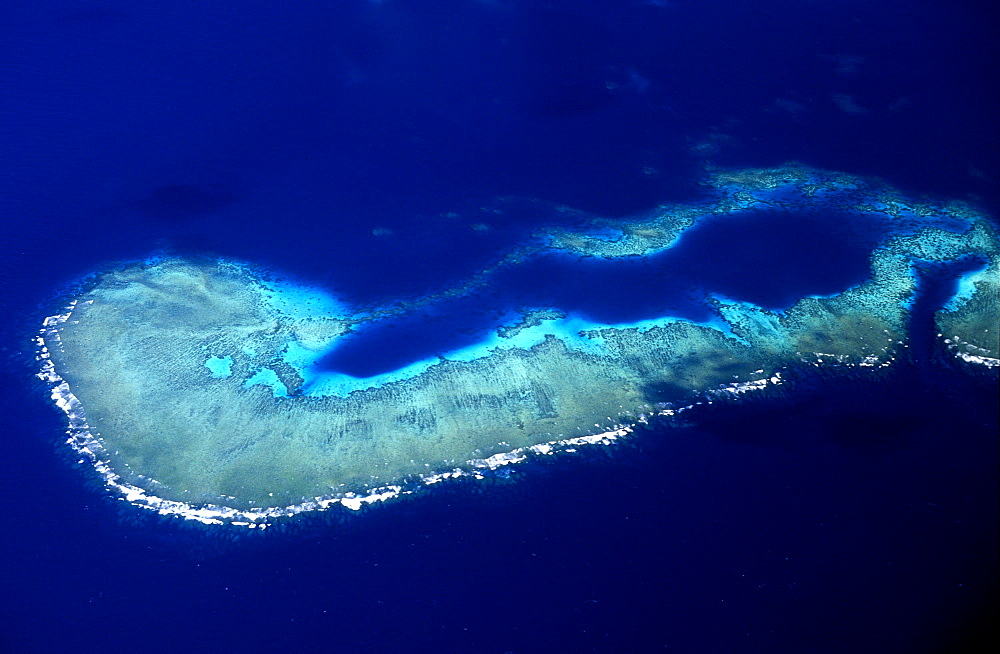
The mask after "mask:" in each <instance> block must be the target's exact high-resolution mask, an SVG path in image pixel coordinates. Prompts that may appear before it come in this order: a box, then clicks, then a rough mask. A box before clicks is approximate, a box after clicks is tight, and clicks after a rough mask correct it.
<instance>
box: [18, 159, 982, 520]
mask: <svg viewBox="0 0 1000 654" xmlns="http://www.w3.org/2000/svg"><path fill="white" fill-rule="evenodd" d="M708 186H709V188H710V189H711V197H710V198H709V199H708V200H707V201H705V202H703V203H700V204H696V205H685V206H673V207H671V206H663V207H659V208H658V209H657V210H655V211H653V212H650V214H649V215H647V216H643V217H636V218H632V219H629V220H627V221H626V220H619V221H614V220H610V219H607V220H605V219H595V220H593V221H592V224H591V225H589V226H584V227H582V228H580V229H577V230H576V231H573V230H568V229H558V230H548V231H542V232H539V233H538V234H536V235H535V236H534V237H533V239H532V241H531V242H530V243H527V244H525V245H524V247H522V248H520V249H519V250H518V251H517V252H516V253H512V254H511V255H510V256H508V257H507V258H505V259H503V260H501V261H500V262H499V263H497V264H496V265H494V266H493V267H491V268H490V269H488V270H484V271H481V272H480V274H478V275H476V276H475V278H474V279H472V280H470V281H468V282H466V283H464V284H459V285H457V286H456V287H455V288H453V289H450V290H448V291H446V292H444V293H441V294H438V295H435V296H428V297H425V298H410V299H408V300H406V301H401V302H399V303H398V304H396V305H393V306H385V307H380V308H376V309H374V310H373V309H372V308H370V307H368V308H365V309H364V310H361V308H358V307H351V306H349V305H347V304H346V303H344V302H342V301H340V300H338V299H337V298H335V297H334V296H332V295H330V294H329V293H328V292H327V291H325V290H323V289H316V288H310V287H308V286H306V285H303V284H300V283H296V282H290V281H282V279H281V278H279V277H277V276H276V273H274V272H273V271H268V270H263V269H261V268H258V267H255V266H253V265H252V264H247V263H241V262H235V261H229V260H220V259H215V260H196V259H185V258H154V259H150V260H147V261H142V262H135V263H129V264H124V265H120V266H117V267H114V268H113V269H110V270H107V271H104V272H101V273H98V274H96V275H93V276H92V277H90V278H88V280H87V281H85V282H83V283H82V284H81V285H80V288H78V289H76V292H75V298H74V299H73V301H72V302H71V304H70V305H69V306H68V307H67V308H66V309H65V310H63V311H60V312H59V313H57V314H55V315H52V316H49V317H48V318H46V319H45V322H44V325H43V327H42V329H41V332H40V334H39V335H38V337H37V343H38V358H39V361H40V363H41V372H40V373H39V376H40V377H41V378H42V379H44V380H46V381H47V382H49V383H50V384H51V387H52V396H53V399H54V400H55V401H56V403H57V405H58V406H59V407H60V408H61V409H62V410H63V411H64V412H65V413H66V415H67V416H68V419H69V431H68V434H69V439H68V442H69V444H70V446H72V447H73V448H74V449H75V450H76V451H77V452H79V453H80V454H81V455H82V458H83V459H85V460H87V461H89V462H90V463H92V464H93V466H94V467H95V469H96V470H97V471H98V473H99V474H100V475H101V477H102V479H103V480H104V482H105V483H106V484H107V485H108V486H109V487H110V488H112V489H113V490H114V491H115V492H117V493H120V494H121V495H122V496H123V497H124V498H125V499H127V500H128V501H130V502H132V503H133V504H135V505H136V506H139V507H143V508H147V509H152V510H155V511H158V512H160V513H162V514H164V515H177V516H181V517H184V518H188V519H193V520H199V521H201V522H204V523H206V524H221V523H233V524H239V525H247V526H264V525H267V524H269V523H271V522H273V521H274V520H276V519H280V518H282V517H286V516H291V515H295V514H299V513H302V512H306V511H315V510H322V509H325V508H329V507H331V506H333V505H336V504H341V505H343V506H347V507H349V508H355V509H356V508H359V507H360V506H362V505H363V504H365V503H370V502H374V501H380V500H384V499H388V498H391V497H396V496H399V495H402V494H408V493H411V492H413V491H414V490H415V489H417V488H419V487H421V486H425V485H428V484H434V483H436V482H439V481H442V480H445V479H448V478H451V477H459V476H482V475H483V474H485V471H488V470H491V469H496V468H499V467H500V466H504V465H510V464H512V463H516V462H518V461H521V460H523V459H525V458H527V457H530V456H545V455H549V454H553V453H556V452H559V451H560V450H566V449H576V448H578V447H580V446H582V445H587V444H593V443H607V442H609V441H611V440H614V439H617V438H621V437H624V436H626V435H627V434H629V433H630V432H631V430H632V428H633V427H634V426H635V425H636V424H638V423H640V422H645V421H647V420H649V419H650V418H651V417H652V416H655V415H658V414H659V415H669V414H671V413H673V412H675V411H677V410H678V409H680V408H682V407H683V406H684V403H685V402H691V401H695V399H697V398H704V397H705V396H706V395H707V396H712V395H713V394H714V395H719V394H729V395H731V394H739V393H744V392H750V391H753V390H757V389H761V388H765V387H767V386H768V385H774V384H780V383H781V382H782V375H783V372H782V371H783V370H785V369H787V368H788V367H790V366H812V365H828V366H833V367H835V368H836V369H839V370H845V371H846V370H852V371H857V370H863V369H866V368H871V369H876V368H880V367H885V366H888V365H891V363H892V361H893V360H894V359H895V358H896V357H897V356H899V355H900V352H901V351H902V350H903V349H904V348H905V346H906V343H907V340H908V320H909V317H910V308H911V305H912V302H913V298H914V295H915V293H916V291H917V285H918V281H917V275H916V273H915V271H914V265H915V264H916V263H917V262H932V263H942V262H949V261H955V260H961V259H969V258H970V257H971V258H973V259H974V260H975V261H976V262H978V263H977V265H976V266H974V267H973V269H972V270H971V272H968V273H966V274H964V275H963V276H962V277H961V279H960V280H958V281H957V283H956V286H955V292H954V293H953V294H952V295H953V296H952V298H951V300H950V301H949V302H948V303H947V304H946V305H945V306H944V307H943V308H942V309H941V310H940V311H938V312H937V314H936V316H935V320H936V321H937V326H938V331H939V336H940V338H941V339H942V341H943V342H944V343H945V344H946V345H947V347H948V348H950V350H951V352H952V353H953V354H954V355H955V357H956V358H957V359H959V360H960V361H961V362H962V365H966V364H967V365H970V366H975V367H977V368H996V367H997V365H998V363H1000V344H998V332H997V322H998V319H1000V300H998V289H1000V245H998V234H997V231H996V228H995V227H994V225H993V224H992V223H991V222H990V221H989V220H988V219H987V218H986V217H984V216H982V215H980V214H978V213H977V212H976V211H974V210H972V209H971V208H969V207H967V206H965V205H962V204H958V203H955V204H934V203H929V202H918V201H913V200H908V199H906V198H904V197H901V196H900V195H898V194H897V193H895V192H894V191H892V190H891V189H888V188H886V187H885V186H882V185H879V184H876V183H872V182H868V181H865V180H861V179H857V178H853V177H849V176H846V175H843V174H832V173H824V172H821V171H816V170H812V169H808V168H803V167H797V166H787V167H783V168H779V169H769V170H753V171H738V172H727V173H720V174H717V175H716V176H715V177H713V178H712V179H711V180H710V181H709V182H708ZM762 210H767V211H780V212H784V213H785V214H787V215H792V216H794V215H798V214H797V213H796V212H812V213H815V212H817V211H822V212H824V213H823V215H824V216H833V217H835V218H837V217H839V218H838V219H837V220H836V221H834V222H833V223H832V227H833V228H834V229H836V230H841V231H843V232H844V233H843V234H840V235H839V236H838V238H841V239H843V240H844V242H850V241H851V240H852V239H855V240H856V239H863V238H872V239H874V240H873V241H872V242H873V243H874V246H873V247H871V248H869V249H868V256H867V261H865V262H864V263H865V270H867V274H866V277H865V279H864V280H863V281H861V282H860V283H857V284H852V285H851V286H850V287H849V288H843V289H840V290H838V292H836V293H832V294H823V295H805V296H802V297H798V298H797V299H796V300H795V301H794V302H793V303H791V304H790V305H789V306H787V307H781V308H779V309H776V308H773V307H771V308H765V307H764V306H760V305H759V304H755V303H754V302H751V301H748V300H746V299H745V298H740V297H734V296H732V295H728V294H726V293H724V292H720V291H718V290H716V289H713V288H712V287H711V284H707V283H706V284H704V285H700V286H699V285H698V284H691V286H692V287H691V288H687V289H685V291H684V292H685V294H686V295H687V296H694V297H696V298H697V301H698V302H699V303H700V304H701V306H703V307H704V312H703V313H704V315H703V316H701V317H700V318H698V319H694V318H692V317H690V316H685V315H683V312H678V313H677V314H670V313H665V314H663V315H650V316H642V318H641V319H639V320H630V321H627V322H613V321H607V320H597V319H595V318H594V317H593V316H592V315H587V314H586V313H585V312H581V311H578V310H575V309H574V307H569V306H558V305H552V306H538V305H537V303H536V304H534V305H530V306H517V305H511V306H500V307H492V309H496V311H495V313H496V315H497V316H501V318H499V319H498V321H497V324H495V325H493V326H492V327H491V328H490V329H489V330H484V331H482V332H481V333H478V334H477V336H476V339H475V342H472V343H471V344H469V343H466V342H463V344H462V345H461V346H460V347H458V346H456V347H455V348H454V349H450V350H447V351H445V352H442V353H438V354H436V355H435V356H428V357H421V358H419V359H417V360H413V361H410V362H408V363H407V364H406V365H401V366H397V367H395V368H394V369H392V370H386V371H380V372H379V373H378V374H374V375H371V376H368V377H363V376H352V375H350V374H347V373H345V372H343V371H337V370H334V369H330V368H329V367H328V366H324V365H322V361H323V360H324V357H328V356H329V355H330V353H332V352H336V351H337V348H338V347H344V344H345V343H347V342H348V339H350V338H358V337H359V335H361V334H363V333H365V330H366V329H368V328H369V327H370V326H371V325H373V324H376V323H378V324H392V323H393V322H394V321H402V320H405V319H406V317H407V316H408V315H413V314H414V313H415V312H420V311H424V310H427V309H428V308H433V307H435V306H438V305H441V304H442V303H445V302H447V301H451V300H453V299H454V298H462V297H469V296H473V295H474V294H475V293H477V292H481V291H482V289H489V288H490V286H491V284H496V283H499V282H498V281H497V280H502V279H504V277H503V276H504V274H505V271H510V270H517V269H519V268H521V267H523V266H526V265H530V262H531V261H532V260H536V259H538V258H539V257H544V256H549V255H553V254H558V255H559V256H568V257H570V259H572V260H574V261H575V260H581V261H582V260H600V261H607V262H614V261H616V260H636V259H639V260H646V259H649V258H651V257H653V256H655V255H657V253H663V252H670V251H671V250H672V249H679V248H680V247H681V246H682V244H683V242H684V239H685V238H693V234H694V233H695V230H697V229H699V228H703V227H704V225H706V224H708V223H714V222H717V221H734V220H744V221H745V220H751V221H752V220H753V219H754V216H755V215H756V214H755V213H754V212H760V211H762ZM720 224H721V223H720ZM872 225H877V226H878V229H877V230H876V229H874V228H871V229H869V228H870V227H871V226H872ZM721 226H722V228H723V229H724V228H725V225H724V224H722V225H721ZM871 234H877V238H875V237H872V236H871ZM752 245H753V244H748V247H752ZM810 256H813V257H820V258H821V257H823V256H824V252H823V250H822V247H820V248H819V249H817V251H816V252H814V253H812V254H811V255H810ZM748 261H749V260H748ZM831 265H832V264H831ZM776 266H777V262H776V261H775V260H773V259H769V258H767V257H763V256H762V257H761V258H760V259H759V260H758V261H756V262H755V263H754V264H753V265H752V266H749V267H746V268H745V269H742V270H741V271H740V273H739V274H741V275H743V276H745V277H747V278H749V279H753V277H754V276H758V277H764V276H766V275H768V274H769V271H771V270H772V269H774V268H775V267H776ZM682 281H683V280H678V279H674V280H668V282H664V281H663V280H649V286H648V288H647V289H645V291H644V292H646V293H650V294H656V293H658V292H661V290H660V288H659V286H658V285H659V284H664V283H678V284H679V283H681V282H682ZM545 283H546V280H545V279H539V280H538V284H540V285H544V284H545ZM662 292H665V291H662ZM512 314H516V315H517V317H516V319H511V315H512Z"/></svg>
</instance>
